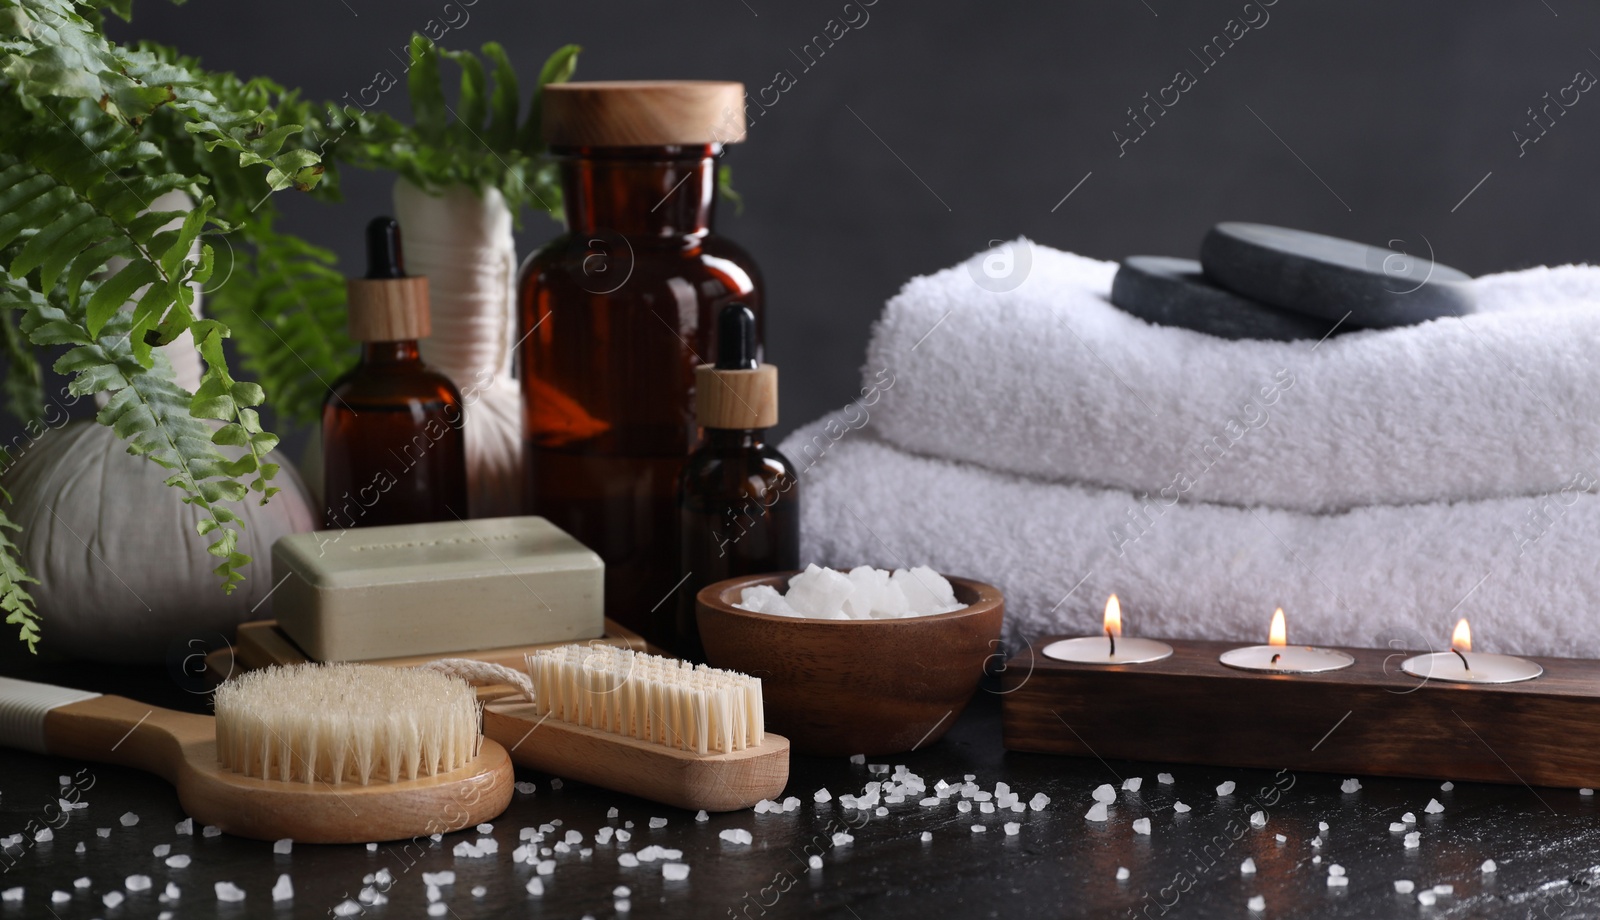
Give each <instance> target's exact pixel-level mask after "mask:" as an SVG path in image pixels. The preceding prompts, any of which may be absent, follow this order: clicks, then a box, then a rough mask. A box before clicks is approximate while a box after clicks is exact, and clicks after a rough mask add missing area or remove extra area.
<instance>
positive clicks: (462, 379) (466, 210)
mask: <svg viewBox="0 0 1600 920" xmlns="http://www.w3.org/2000/svg"><path fill="white" fill-rule="evenodd" d="M394 209H395V217H396V219H398V220H399V221H400V230H401V234H402V235H401V245H402V247H403V248H404V251H405V259H406V274H409V275H426V276H427V278H428V300H429V303H430V304H431V306H432V312H433V324H432V325H433V334H432V335H431V336H429V337H428V338H426V339H423V340H422V342H421V343H420V346H419V347H420V349H421V351H422V359H423V360H424V361H426V362H427V363H428V365H429V366H431V367H432V368H434V369H435V370H438V371H440V372H442V373H444V374H445V375H447V376H448V377H449V378H450V379H451V380H452V381H454V382H455V385H456V387H457V388H459V389H460V390H461V401H462V405H463V406H464V407H465V408H466V435H467V488H468V502H469V505H470V508H471V511H472V516H473V517H499V516H503V515H512V514H521V513H522V507H521V504H522V503H521V497H522V392H521V390H520V389H518V386H517V381H516V380H515V379H513V378H512V376H511V349H512V346H513V345H514V344H516V333H517V318H516V279H517V253H516V246H515V244H514V243H513V241H512V238H511V211H510V209H509V208H507V207H506V201H505V198H504V197H502V196H501V194H500V192H499V190H498V189H494V188H489V189H486V190H485V191H484V193H483V195H481V196H480V195H478V194H477V193H476V192H474V191H472V190H471V189H469V188H466V187H465V186H452V187H451V188H449V189H446V190H445V191H444V192H443V193H441V194H439V195H430V194H428V193H427V192H424V191H423V190H421V189H419V188H418V187H416V186H415V185H412V184H411V183H410V182H408V181H406V180H405V179H398V180H396V181H395V186H394Z"/></svg>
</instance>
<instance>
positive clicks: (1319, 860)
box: [1311, 856, 1322, 866]
mask: <svg viewBox="0 0 1600 920" xmlns="http://www.w3.org/2000/svg"><path fill="white" fill-rule="evenodd" d="M1311 864H1312V865H1313V866H1320V865H1321V864H1322V857H1321V856H1313V857H1311Z"/></svg>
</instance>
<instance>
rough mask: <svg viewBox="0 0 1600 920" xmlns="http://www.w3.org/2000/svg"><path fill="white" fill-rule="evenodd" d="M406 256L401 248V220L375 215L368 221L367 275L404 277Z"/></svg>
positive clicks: (372, 276) (373, 276)
mask: <svg viewBox="0 0 1600 920" xmlns="http://www.w3.org/2000/svg"><path fill="white" fill-rule="evenodd" d="M405 276H406V257H405V253H404V252H402V251H401V249H400V222H399V221H397V220H395V219H394V218H392V217H374V218H373V219H372V220H371V221H369V222H368V223H367V277H368V278H404V277H405Z"/></svg>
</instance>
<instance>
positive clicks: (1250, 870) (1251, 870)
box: [1239, 856, 1256, 875]
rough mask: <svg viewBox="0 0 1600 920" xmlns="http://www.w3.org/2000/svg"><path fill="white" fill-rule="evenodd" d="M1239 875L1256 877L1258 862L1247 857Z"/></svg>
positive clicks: (1241, 865)
mask: <svg viewBox="0 0 1600 920" xmlns="http://www.w3.org/2000/svg"><path fill="white" fill-rule="evenodd" d="M1239 874H1240V875H1255V874H1256V861H1255V860H1254V859H1251V858H1250V857H1248V856H1246V857H1245V858H1244V862H1242V863H1240V864H1239Z"/></svg>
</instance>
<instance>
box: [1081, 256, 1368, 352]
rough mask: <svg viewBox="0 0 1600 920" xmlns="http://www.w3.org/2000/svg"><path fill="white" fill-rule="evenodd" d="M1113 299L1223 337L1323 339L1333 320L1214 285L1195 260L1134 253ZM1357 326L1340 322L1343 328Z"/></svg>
mask: <svg viewBox="0 0 1600 920" xmlns="http://www.w3.org/2000/svg"><path fill="white" fill-rule="evenodd" d="M1111 302H1112V303H1113V304H1116V305H1117V306H1118V307H1120V308H1121V309H1122V310H1123V312H1125V313H1132V314H1133V315H1134V316H1137V317H1139V318H1140V319H1142V320H1145V321H1147V322H1151V323H1156V324H1157V325H1161V326H1179V327H1182V328H1184V329H1193V330H1194V331H1196V332H1204V333H1207V334H1208V335H1215V336H1220V337H1221V338H1224V339H1278V340H1282V341H1292V340H1295V339H1320V338H1322V337H1323V336H1325V335H1327V334H1328V331H1329V330H1330V329H1332V328H1333V321H1331V320H1321V319H1317V318H1315V317H1310V316H1302V315H1300V314H1299V313H1291V312H1289V311H1288V310H1280V309H1278V308H1277V307H1273V306H1268V305H1267V304H1264V303H1259V302H1257V301H1254V300H1251V299H1249V298H1247V297H1240V296H1239V295H1238V294H1235V293H1233V292H1232V291H1226V290H1223V289H1222V288H1220V287H1217V286H1216V285H1214V284H1212V283H1210V282H1209V281H1207V280H1206V279H1205V276H1204V275H1203V274H1201V271H1200V263H1199V262H1196V261H1195V260H1193V259H1173V258H1168V257H1166V256H1129V257H1127V258H1126V259H1123V260H1122V265H1121V266H1120V267H1119V268H1118V269H1117V276H1116V278H1115V279H1114V280H1113V281H1112V282H1111ZM1355 328H1356V327H1354V326H1352V325H1350V324H1349V323H1341V324H1340V325H1339V328H1338V331H1339V332H1346V331H1349V330H1353V329H1355Z"/></svg>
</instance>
